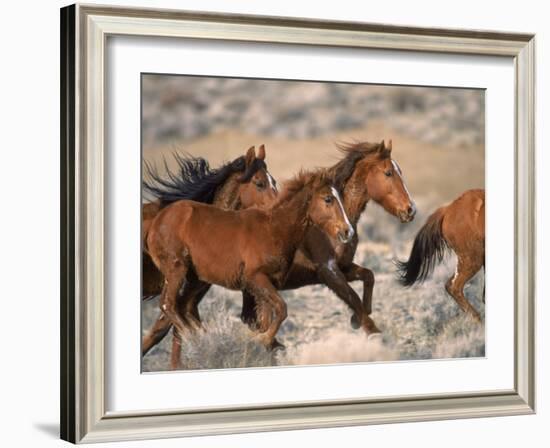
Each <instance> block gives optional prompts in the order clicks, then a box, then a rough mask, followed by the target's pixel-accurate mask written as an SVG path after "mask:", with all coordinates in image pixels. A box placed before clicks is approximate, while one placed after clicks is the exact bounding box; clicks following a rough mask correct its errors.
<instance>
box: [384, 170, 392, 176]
mask: <svg viewBox="0 0 550 448" xmlns="http://www.w3.org/2000/svg"><path fill="white" fill-rule="evenodd" d="M384 174H385V175H386V176H387V177H391V176H392V174H393V172H392V171H391V170H388V171H386V172H385V173H384Z"/></svg>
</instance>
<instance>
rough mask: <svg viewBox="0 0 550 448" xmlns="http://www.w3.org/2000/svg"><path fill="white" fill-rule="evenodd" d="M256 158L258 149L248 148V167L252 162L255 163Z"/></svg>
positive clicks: (246, 158) (246, 157)
mask: <svg viewBox="0 0 550 448" xmlns="http://www.w3.org/2000/svg"><path fill="white" fill-rule="evenodd" d="M255 158H256V147H255V146H251V147H250V148H248V151H246V156H245V161H246V166H250V165H251V164H252V162H254V159H255Z"/></svg>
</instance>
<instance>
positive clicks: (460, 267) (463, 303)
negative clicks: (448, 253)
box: [445, 254, 483, 322]
mask: <svg viewBox="0 0 550 448" xmlns="http://www.w3.org/2000/svg"><path fill="white" fill-rule="evenodd" d="M457 256H458V263H457V266H456V272H455V275H454V276H453V277H451V278H450V279H449V280H448V281H447V284H446V285H445V289H446V290H447V292H448V293H449V294H450V295H451V296H452V297H453V299H455V301H456V303H457V304H458V306H460V308H461V309H462V310H463V311H464V312H465V313H467V314H469V315H470V316H472V317H473V318H474V319H475V320H476V321H477V322H481V317H480V316H479V313H478V312H477V310H476V309H475V308H474V307H473V306H472V304H471V303H470V302H468V299H466V297H465V296H464V285H466V282H467V281H468V280H470V279H471V278H472V277H473V276H474V275H475V274H476V273H477V272H478V271H479V270H480V269H481V266H482V264H483V262H482V260H478V259H477V257H472V256H469V257H468V256H464V255H462V254H457Z"/></svg>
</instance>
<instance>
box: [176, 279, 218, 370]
mask: <svg viewBox="0 0 550 448" xmlns="http://www.w3.org/2000/svg"><path fill="white" fill-rule="evenodd" d="M210 286H211V285H210V283H204V282H199V281H196V282H193V283H192V284H189V285H186V286H185V288H184V291H183V294H182V295H181V297H179V299H178V314H179V315H180V316H181V317H182V318H183V319H184V321H185V322H186V323H188V324H189V330H190V331H194V330H195V329H198V328H200V327H201V318H200V315H199V307H198V305H199V302H200V301H201V299H202V298H203V297H204V296H205V295H206V293H207V292H208V290H209V289H210ZM181 345H182V340H181V335H180V334H179V333H178V332H177V331H174V332H173V336H172V353H171V357H170V365H171V368H172V369H174V370H175V369H177V368H179V367H180V359H181Z"/></svg>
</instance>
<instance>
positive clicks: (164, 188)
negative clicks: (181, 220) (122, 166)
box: [143, 153, 265, 206]
mask: <svg viewBox="0 0 550 448" xmlns="http://www.w3.org/2000/svg"><path fill="white" fill-rule="evenodd" d="M173 156H174V159H175V160H176V162H177V164H178V172H177V173H174V172H172V171H170V170H169V169H168V164H167V163H166V160H164V168H165V171H166V174H165V175H163V176H161V175H160V174H159V173H158V171H157V169H156V168H155V167H153V166H152V165H151V164H149V163H147V162H146V163H145V172H146V174H147V176H148V177H149V179H150V180H143V188H144V190H145V191H146V192H148V193H150V194H151V195H153V196H155V197H156V198H157V199H159V200H160V202H161V205H162V206H166V205H168V204H171V203H172V202H175V201H179V200H181V199H189V200H193V201H198V202H203V203H206V204H211V203H212V202H213V201H214V195H215V193H216V190H217V189H218V187H220V186H221V185H223V184H224V183H225V181H226V180H227V179H228V177H229V176H230V175H231V174H233V173H237V172H244V174H243V177H242V179H241V180H242V181H246V180H249V179H250V177H251V176H252V174H253V173H252V174H250V173H249V172H250V171H252V169H251V168H254V172H255V171H257V169H259V168H260V165H261V164H260V163H256V162H262V164H263V161H261V160H258V159H256V160H254V163H252V164H251V166H250V167H249V169H246V162H245V157H244V156H241V157H238V158H236V159H235V160H233V161H232V162H229V163H226V164H224V165H222V166H221V167H219V168H211V167H210V165H209V163H208V161H207V160H205V159H203V158H202V157H193V156H189V155H186V156H182V155H180V154H177V153H174V154H173ZM263 165H264V166H265V164H263ZM245 169H246V172H245Z"/></svg>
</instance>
